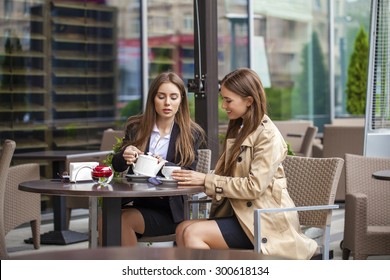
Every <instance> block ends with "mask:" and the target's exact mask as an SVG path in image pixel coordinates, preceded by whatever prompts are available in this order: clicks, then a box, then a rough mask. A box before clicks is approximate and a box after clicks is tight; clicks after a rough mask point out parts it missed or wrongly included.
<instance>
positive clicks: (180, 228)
mask: <svg viewBox="0 0 390 280" xmlns="http://www.w3.org/2000/svg"><path fill="white" fill-rule="evenodd" d="M200 221H204V220H186V221H183V222H181V223H180V224H179V225H178V226H177V227H176V245H177V247H185V246H184V239H183V238H184V237H183V232H184V230H185V229H186V228H187V227H188V226H189V225H191V224H193V223H198V222H200Z"/></svg>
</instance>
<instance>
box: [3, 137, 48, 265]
mask: <svg viewBox="0 0 390 280" xmlns="http://www.w3.org/2000/svg"><path fill="white" fill-rule="evenodd" d="M15 147H16V144H15V142H14V141H12V140H5V142H4V144H3V151H2V155H1V158H0V192H1V196H0V211H1V213H0V254H1V259H5V258H8V254H7V248H6V244H5V236H6V235H7V233H8V232H10V231H11V230H13V229H14V228H16V227H17V226H20V225H21V224H24V223H27V222H29V223H30V225H31V230H32V236H33V244H34V248H35V249H39V247H40V238H41V237H40V226H41V196H40V195H39V194H33V193H26V192H22V191H19V190H18V186H19V183H21V182H24V181H28V180H39V178H40V177H39V165H38V164H36V163H27V164H20V165H16V166H12V167H10V163H11V159H12V156H13V153H14V151H15Z"/></svg>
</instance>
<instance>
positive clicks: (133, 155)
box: [123, 145, 142, 165]
mask: <svg viewBox="0 0 390 280" xmlns="http://www.w3.org/2000/svg"><path fill="white" fill-rule="evenodd" d="M139 154H142V151H141V150H140V149H138V148H137V147H134V146H132V145H130V146H127V147H126V148H125V150H124V152H123V158H124V159H125V161H126V163H127V164H128V165H130V164H133V163H134V162H135V161H136V160H137V158H138V155H139Z"/></svg>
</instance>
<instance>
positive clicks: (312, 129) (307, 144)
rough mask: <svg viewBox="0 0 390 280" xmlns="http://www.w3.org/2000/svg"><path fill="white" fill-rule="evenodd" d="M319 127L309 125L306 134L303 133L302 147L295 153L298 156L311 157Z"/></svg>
mask: <svg viewBox="0 0 390 280" xmlns="http://www.w3.org/2000/svg"><path fill="white" fill-rule="evenodd" d="M317 131H318V127H316V126H308V127H307V129H306V132H305V134H304V135H303V139H302V144H301V148H300V150H299V151H298V152H296V153H295V155H297V156H301V157H310V156H311V153H312V147H313V142H314V139H315V137H316V134H317Z"/></svg>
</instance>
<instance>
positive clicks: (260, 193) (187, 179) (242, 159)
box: [173, 68, 317, 259]
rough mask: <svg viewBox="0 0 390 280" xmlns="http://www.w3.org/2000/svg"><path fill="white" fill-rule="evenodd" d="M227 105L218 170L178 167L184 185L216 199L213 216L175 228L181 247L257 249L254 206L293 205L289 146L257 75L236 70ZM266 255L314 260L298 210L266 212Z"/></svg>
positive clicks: (224, 85) (225, 92)
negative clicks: (269, 113) (286, 168)
mask: <svg viewBox="0 0 390 280" xmlns="http://www.w3.org/2000/svg"><path fill="white" fill-rule="evenodd" d="M221 96H222V108H223V109H224V110H226V113H227V115H228V117H229V125H228V130H227V133H226V139H225V148H224V151H223V153H222V154H221V157H220V158H219V160H218V162H217V164H216V168H215V172H214V173H209V174H203V173H199V172H195V171H190V170H178V171H175V172H174V173H173V178H175V179H176V180H179V185H180V186H181V187H185V186H188V187H190V186H191V185H204V186H205V192H206V194H207V195H209V196H211V197H212V198H213V201H212V206H211V212H210V218H209V219H207V220H206V219H203V220H187V221H184V222H182V223H180V224H179V226H178V227H177V228H176V236H177V237H176V243H177V246H179V247H183V246H184V247H190V248H198V249H202V248H203V249H210V248H213V249H228V248H237V249H253V239H254V238H253V234H254V209H257V208H275V207H291V206H293V205H294V203H293V201H292V200H291V198H290V196H289V194H288V191H287V189H288V186H287V183H286V177H285V174H284V170H283V166H282V162H283V160H284V159H285V157H286V155H287V145H286V143H285V142H284V140H283V137H282V135H281V134H280V132H279V130H278V129H277V128H276V126H275V125H274V124H273V122H272V121H271V120H270V118H269V117H268V116H267V115H266V97H265V92H264V89H263V86H262V84H261V81H260V78H259V77H258V75H257V74H256V73H255V72H254V71H252V70H250V69H247V68H240V69H237V70H235V71H233V72H231V73H230V74H228V75H226V76H225V78H224V79H223V80H222V82H221ZM261 234H262V244H261V250H262V252H263V253H264V254H267V255H274V256H280V257H283V258H288V259H310V258H311V257H312V256H313V254H314V253H315V252H316V249H317V243H316V242H315V241H314V240H312V239H310V238H308V237H307V236H305V235H304V234H303V233H302V232H301V230H300V226H299V220H298V214H297V212H284V213H277V214H272V215H264V216H262V233H261Z"/></svg>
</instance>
